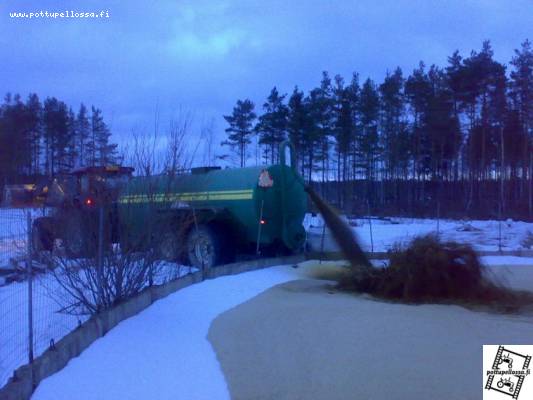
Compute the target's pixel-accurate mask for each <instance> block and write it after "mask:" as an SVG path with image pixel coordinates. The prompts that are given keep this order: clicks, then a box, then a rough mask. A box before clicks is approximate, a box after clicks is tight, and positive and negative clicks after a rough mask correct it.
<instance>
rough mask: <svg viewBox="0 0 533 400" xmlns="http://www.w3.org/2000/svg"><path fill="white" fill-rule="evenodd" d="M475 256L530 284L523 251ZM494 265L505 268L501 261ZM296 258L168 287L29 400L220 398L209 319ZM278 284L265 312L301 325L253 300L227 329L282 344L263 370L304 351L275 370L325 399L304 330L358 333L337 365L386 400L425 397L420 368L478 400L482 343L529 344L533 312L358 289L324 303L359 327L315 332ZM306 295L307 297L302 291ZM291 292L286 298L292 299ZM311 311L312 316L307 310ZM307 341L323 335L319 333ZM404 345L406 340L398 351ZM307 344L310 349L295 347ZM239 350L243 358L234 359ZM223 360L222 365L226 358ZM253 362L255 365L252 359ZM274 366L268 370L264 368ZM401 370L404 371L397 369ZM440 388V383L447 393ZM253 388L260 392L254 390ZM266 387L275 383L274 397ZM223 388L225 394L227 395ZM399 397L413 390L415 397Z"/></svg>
mask: <svg viewBox="0 0 533 400" xmlns="http://www.w3.org/2000/svg"><path fill="white" fill-rule="evenodd" d="M485 261H487V262H490V263H491V264H492V265H493V266H491V267H490V270H492V271H493V272H494V273H495V274H496V275H498V276H502V277H505V279H506V280H507V281H508V283H509V284H510V285H512V286H514V287H519V288H530V289H531V288H533V259H532V258H520V259H517V258H515V257H512V258H509V257H505V258H501V259H500V258H499V257H493V258H490V259H486V260H485ZM502 263H504V264H514V265H511V266H509V267H505V266H503V265H502ZM305 265H309V263H307V264H303V265H301V268H298V269H293V268H290V267H289V266H279V267H273V268H268V269H264V270H259V271H254V272H249V273H244V274H240V275H235V276H226V277H221V278H218V279H215V280H210V281H205V282H203V283H200V284H197V285H193V286H191V287H188V288H186V289H184V290H181V291H179V292H177V293H174V294H172V295H170V296H169V297H167V298H165V299H162V300H160V301H158V302H157V303H155V304H153V305H152V306H151V307H149V308H148V309H146V310H145V311H143V312H141V313H140V314H138V315H137V316H135V317H132V318H130V319H128V320H126V321H123V322H122V323H120V324H119V325H118V326H117V327H116V328H115V329H113V330H112V331H110V332H109V333H108V334H107V335H106V336H105V337H103V338H101V339H99V340H97V341H96V342H95V343H94V344H93V345H92V346H90V347H89V348H88V349H87V350H86V351H84V352H83V353H82V354H81V355H80V357H78V358H76V359H73V360H71V361H70V363H69V364H68V365H67V367H66V368H64V369H63V370H62V371H60V372H59V373H57V374H55V375H53V376H51V377H49V378H48V379H46V380H45V381H43V382H42V383H41V384H40V385H39V387H38V388H37V390H36V392H35V394H34V396H33V399H34V400H61V399H69V400H70V399H72V398H76V399H79V400H84V399H115V398H127V399H146V398H151V399H176V398H184V399H229V398H230V390H229V388H228V384H227V377H225V375H224V373H223V370H224V371H226V372H227V371H228V368H229V367H228V365H227V364H225V365H223V366H221V364H220V363H219V362H220V359H217V356H216V354H215V351H214V350H213V347H212V345H211V343H210V341H209V340H208V339H207V335H208V332H209V330H210V328H211V327H212V322H213V321H214V320H215V319H217V317H218V316H221V317H223V316H224V315H225V314H224V313H225V312H227V311H229V310H233V311H235V312H239V310H240V308H241V306H239V305H241V304H242V305H243V307H245V308H246V307H248V304H249V303H246V302H247V301H249V300H250V301H251V302H255V297H256V296H257V295H259V294H261V293H263V292H265V291H266V290H268V289H270V288H272V287H273V286H276V285H279V284H283V283H286V282H290V281H296V280H302V279H304V280H306V279H309V275H308V274H307V273H306V266H305ZM273 290H274V289H273ZM276 290H278V289H276ZM280 290H281V292H280ZM280 290H278V292H280V293H282V294H283V296H285V297H284V298H283V299H282V301H281V300H280V301H278V303H277V304H278V305H279V306H280V307H281V308H279V309H278V310H277V311H275V313H276V312H281V311H282V310H283V309H287V310H293V309H294V308H295V307H296V308H298V309H299V310H300V311H302V310H303V311H304V312H305V313H307V315H308V316H309V318H307V319H306V320H305V321H302V319H301V318H299V317H297V315H299V314H294V318H284V319H279V320H278V319H276V320H275V321H272V318H271V316H272V315H277V314H275V313H274V314H271V311H272V310H270V311H269V310H266V309H261V308H259V309H253V307H255V306H254V305H252V306H251V307H252V309H253V310H255V311H254V312H252V314H253V316H254V318H253V319H252V320H250V319H243V320H242V328H243V329H240V328H239V326H241V325H239V324H238V325H237V326H235V325H233V327H234V328H233V330H234V331H233V334H234V335H237V342H238V337H240V336H241V335H242V338H243V347H242V348H243V349H244V350H246V349H248V350H250V348H249V346H250V340H252V342H253V340H254V337H255V338H257V337H256V336H255V333H256V330H254V329H250V330H247V328H246V327H247V326H250V327H253V326H254V320H255V318H257V321H256V322H257V323H258V324H259V325H257V326H263V327H264V325H262V324H264V323H265V321H270V325H268V329H270V332H272V335H273V337H275V338H276V340H281V341H282V342H280V347H276V346H275V347H274V348H272V346H271V343H269V344H266V343H265V345H264V346H265V347H264V348H263V349H262V350H261V351H260V352H258V354H260V355H261V358H259V359H257V360H258V361H257V363H258V364H261V365H263V366H264V365H267V366H271V367H273V368H274V364H272V362H273V360H274V361H276V360H277V361H280V360H281V361H282V360H288V361H287V362H288V364H287V366H290V365H293V364H291V362H292V361H290V360H294V357H297V359H298V360H301V359H303V358H305V359H306V360H309V357H311V361H310V362H312V363H313V364H309V365H305V366H304V365H299V366H298V368H299V370H296V371H292V373H291V374H290V375H287V376H286V377H288V378H290V377H292V376H293V375H294V374H297V375H300V377H301V378H302V377H304V376H302V373H303V372H305V371H309V372H310V373H312V374H313V375H312V377H313V379H317V381H315V383H316V384H317V385H329V388H330V389H331V390H330V393H332V394H333V395H332V396H331V397H328V398H339V397H338V395H335V384H336V383H335V381H333V382H332V381H328V382H325V381H324V380H323V378H321V376H320V374H318V375H317V371H320V365H317V363H316V362H317V361H316V360H317V358H316V357H314V356H312V355H313V354H315V355H316V353H314V351H315V350H313V349H314V347H313V346H311V347H306V346H305V343H308V344H309V340H310V338H313V337H315V338H316V333H317V332H318V333H320V332H321V333H322V334H327V335H329V336H327V337H328V338H329V339H328V340H329V341H330V342H329V343H330V344H331V345H332V346H334V347H335V346H338V345H339V343H336V342H335V341H336V340H337V341H338V340H348V338H354V337H355V338H357V343H358V346H357V349H358V350H357V354H359V356H357V355H354V356H353V357H354V358H353V359H351V358H350V360H351V361H350V362H351V364H342V363H341V364H340V367H344V368H355V370H354V373H353V374H352V377H353V379H361V382H366V383H365V384H362V385H361V387H360V389H361V391H360V394H361V396H362V397H361V398H370V397H368V396H366V395H368V394H369V393H370V394H371V393H372V391H371V388H372V385H381V386H375V387H376V388H377V391H376V392H375V393H374V394H383V396H381V395H379V396H374V397H372V398H376V399H381V398H383V399H385V398H393V397H390V396H389V397H387V393H388V394H391V393H394V392H391V390H393V389H394V388H395V387H400V388H401V387H403V389H402V390H403V392H402V393H404V392H405V393H411V394H412V393H415V394H416V393H429V392H427V391H428V390H429V391H431V389H432V387H431V385H429V386H428V384H427V383H425V384H423V387H421V388H420V390H419V391H417V390H416V389H417V386H416V383H417V380H418V379H420V375H419V373H420V372H421V371H424V370H426V372H423V373H422V374H428V376H430V377H432V378H431V379H432V381H431V382H433V383H436V384H437V387H436V389H438V390H439V391H440V392H438V393H437V392H435V391H433V392H432V393H433V397H434V398H450V399H452V398H456V399H474V398H479V397H480V390H481V383H480V382H481V379H480V377H481V362H482V358H481V345H482V344H487V343H500V342H501V343H524V344H527V343H529V344H533V339H532V336H531V331H532V329H533V317H532V316H531V315H499V314H488V313H482V312H473V311H469V310H466V309H464V308H461V307H458V306H446V305H422V306H409V305H402V304H397V305H396V304H390V303H384V302H380V301H375V300H372V299H370V298H368V297H366V296H351V295H341V294H339V296H341V297H342V296H343V298H340V297H337V296H335V298H336V300H335V301H339V302H340V303H339V304H336V305H335V307H336V308H338V307H340V308H341V309H343V310H344V311H343V313H341V314H344V315H346V312H347V310H350V309H352V308H353V309H354V310H357V313H358V314H357V316H356V318H357V320H355V322H357V321H359V323H355V327H354V324H352V325H350V329H353V331H350V332H351V334H350V332H348V334H343V335H334V331H335V329H334V328H332V329H333V330H327V329H326V330H324V326H326V327H327V326H329V325H328V324H330V323H332V321H331V320H330V319H328V318H327V313H326V314H324V313H323V312H322V311H317V310H314V309H313V308H309V307H314V306H317V307H318V305H317V304H318V303H316V302H315V300H313V299H311V298H308V297H306V296H312V295H313V290H307V289H304V290H303V291H302V290H295V289H294V288H287V289H280ZM306 291H308V292H309V293H307V294H306V293H305V292H306ZM293 292H297V293H293ZM291 293H293V294H294V295H295V296H294V297H293V296H292V294H291ZM324 296H325V297H327V296H328V294H327V293H324ZM296 297H298V299H296ZM278 300H279V298H278ZM293 300H294V301H295V303H293ZM346 301H349V302H350V303H349V304H350V305H348V303H346V304H345V305H346V308H344V306H343V305H342V304H341V303H342V302H346ZM243 303H244V304H243ZM312 304H313V306H311V305H312ZM263 305H264V303H263ZM354 307H355V308H354ZM233 311H232V312H233ZM291 312H292V311H291ZM242 315H246V314H242ZM311 316H314V317H313V318H311ZM239 318H240V317H239ZM324 318H325V319H324ZM291 321H292V322H291ZM294 321H296V322H299V321H301V322H302V325H301V326H300V327H299V328H298V327H295V325H294ZM313 321H314V323H316V324H318V325H320V326H318V325H317V332H315V333H311V334H310V336H309V337H307V336H305V332H307V331H309V330H312V329H313V326H312V324H313ZM352 322H354V321H352ZM302 327H305V329H306V330H305V332H303V331H302ZM318 328H320V329H318ZM396 331H397V332H398V335H396ZM345 333H346V332H345ZM291 335H296V339H297V338H300V339H301V340H298V343H300V347H298V348H297V349H296V350H293V351H296V353H293V354H285V355H284V354H280V352H283V351H285V350H286V349H287V346H286V343H285V342H283V340H284V338H285V339H287V340H289V338H288V336H291ZM313 335H314V336H313ZM331 335H333V336H331ZM210 336H211V334H210ZM330 336H331V337H330ZM219 338H220V337H219ZM263 339H264V340H269V339H268V337H267V338H265V337H263ZM293 339H295V338H294V337H292V338H291V339H290V340H293ZM316 340H323V338H322V339H320V338H317V339H316ZM222 341H223V339H222ZM253 343H256V344H257V343H261V342H260V341H259V342H257V341H255V342H253ZM319 343H320V346H316V348H320V349H322V350H324V352H323V353H321V356H319V357H318V360H321V361H320V362H323V363H325V365H335V363H336V361H335V360H331V359H328V356H330V355H332V354H338V348H337V350H335V349H333V348H332V349H331V351H327V350H325V348H324V346H323V345H324V343H323V342H319ZM310 344H311V345H312V344H313V343H310ZM404 344H407V347H406V346H404ZM327 347H328V345H327V343H326V348H327ZM252 348H253V347H252ZM265 348H267V349H270V350H269V351H267V352H265V351H263V350H265ZM284 349H285V350H284ZM248 350H246V354H244V353H243V354H242V355H239V352H237V353H235V352H233V353H231V354H229V356H235V357H237V359H236V360H233V362H234V363H235V362H236V363H237V365H240V366H241V367H242V368H247V367H248V366H250V365H249V364H247V363H246V362H249V361H250V358H252V359H253V357H250V354H249V353H250V352H249V351H248ZM322 350H321V351H322ZM363 350H364V351H363ZM217 351H224V348H223V347H222V348H221V349H220V348H219V349H218V350H217ZM306 352H309V353H310V354H309V355H306V354H304V353H306ZM349 354H352V353H349ZM241 356H242V359H241V358H239V357H241ZM313 357H314V358H313ZM350 357H352V356H350ZM376 357H378V359H379V360H380V362H379V365H378V367H379V368H378V369H377V370H375V369H373V365H374V364H373V362H374V361H373V360H376ZM312 360H314V361H312ZM421 360H425V361H426V363H425V364H424V365H425V366H427V369H426V368H422V370H421V369H420V368H421V367H420V361H421ZM435 360H442V363H441V364H439V363H438V362H436V361H435ZM222 362H227V360H223V361H222ZM239 363H242V364H239ZM292 363H293V362H292ZM337 364H338V363H337ZM448 364H449V365H448ZM287 366H283V365H278V366H275V368H274V369H271V370H270V372H268V374H269V375H268V376H265V380H266V382H271V383H272V380H271V377H272V376H273V375H276V374H277V375H279V372H280V371H286V372H290V371H289V370H288V369H287V368H286V367H287ZM293 366H294V365H293ZM443 366H444V368H443ZM254 367H257V368H260V366H254ZM278 367H279V371H277V370H275V369H277V368H278ZM452 367H453V368H452ZM295 368H296V367H295ZM293 369H294V368H293ZM437 370H438V371H440V373H439V374H437V375H431V374H432V373H433V372H436V371H437ZM262 371H264V370H262ZM302 371H303V372H302ZM401 371H404V372H403V373H399V372H401ZM417 371H418V372H417ZM243 373H244V372H243ZM246 373H248V371H247V372H246ZM265 373H266V372H265ZM304 375H305V374H304ZM331 376H332V374H331V373H324V374H323V377H324V378H326V377H331ZM343 376H344V375H343ZM377 376H387V377H388V379H387V380H382V381H380V382H381V383H380V382H378V381H376V380H375V377H377ZM358 377H359V378H358ZM458 377H461V379H462V381H461V382H462V383H461V384H460V385H459V384H458V383H459V382H456V383H457V385H452V384H449V385H448V383H451V382H454V380H455V379H458ZM269 379H270V380H269ZM405 379H408V380H409V382H410V385H404V384H403V383H405ZM250 382H251V381H250ZM302 382H303V383H302ZM439 382H441V383H439ZM442 382H445V383H446V385H443V384H442ZM307 383H308V382H307ZM307 383H305V380H304V381H301V380H295V381H294V385H300V384H304V385H307ZM470 383H471V384H470ZM280 384H282V385H281V386H270V390H271V392H269V393H260V392H256V393H257V394H258V397H257V398H260V399H263V398H264V399H274V398H276V399H283V398H287V397H284V394H283V392H282V391H281V390H282V389H280V388H283V385H286V384H287V379H285V380H284V382H281V383H280ZM262 387H264V385H263V386H262ZM443 388H444V389H443ZM446 388H449V391H448V392H446V390H448V389H446ZM253 389H254V388H253V387H252V390H253ZM257 389H258V390H259V387H258V388H257ZM277 389H279V391H278V392H277V393H276V390H277ZM301 389H302V392H305V390H307V389H306V388H305V387H302V388H301ZM291 390H292V392H291V393H294V392H298V387H297V386H296V387H293V388H292V389H291ZM442 390H444V392H442ZM231 393H232V395H233V394H234V392H233V391H232V392H231ZM272 393H274V394H273V395H272V396H270V397H269V396H268V395H269V394H272ZM339 393H340V392H339ZM473 393H474V395H473ZM236 398H246V397H236ZM254 398H255V397H254ZM399 398H406V399H408V398H420V397H417V396H416V395H415V396H412V397H399Z"/></svg>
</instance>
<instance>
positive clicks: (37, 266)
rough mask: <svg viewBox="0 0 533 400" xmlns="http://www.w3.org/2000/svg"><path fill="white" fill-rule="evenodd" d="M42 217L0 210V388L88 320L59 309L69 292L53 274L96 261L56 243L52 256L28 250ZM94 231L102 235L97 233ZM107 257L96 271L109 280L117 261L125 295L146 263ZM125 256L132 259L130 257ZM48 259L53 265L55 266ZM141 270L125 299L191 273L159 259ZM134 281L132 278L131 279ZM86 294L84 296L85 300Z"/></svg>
mask: <svg viewBox="0 0 533 400" xmlns="http://www.w3.org/2000/svg"><path fill="white" fill-rule="evenodd" d="M47 214H48V212H47V210H45V209H30V208H0V387H2V386H4V385H5V384H6V383H7V382H8V380H9V378H10V377H11V376H12V375H13V372H14V371H15V370H16V369H17V368H18V367H20V366H22V365H24V364H28V363H31V362H32V360H33V358H34V357H38V356H39V355H41V354H42V353H43V352H45V351H46V350H47V349H49V348H53V347H54V345H55V343H56V342H58V341H59V340H60V339H61V338H63V337H64V336H65V335H67V334H68V333H69V332H71V331H72V330H74V329H75V328H76V327H78V326H79V325H80V324H82V323H83V322H85V321H86V320H87V319H88V318H89V317H90V312H75V313H74V312H72V310H67V309H66V308H65V304H72V300H69V299H67V298H66V297H68V294H69V293H68V289H73V288H72V287H71V288H65V287H64V286H62V285H64V284H65V279H62V278H60V276H59V275H60V274H63V273H65V272H66V271H67V270H66V269H62V267H66V268H67V269H68V268H70V267H73V268H72V270H74V271H76V270H78V269H82V268H97V262H96V261H94V262H91V261H90V260H86V261H84V260H75V259H71V258H70V257H67V256H66V255H65V254H64V248H63V249H62V244H61V240H59V243H55V244H54V250H53V251H51V252H44V253H46V254H43V252H37V251H36V250H35V249H34V248H33V247H34V246H33V245H32V244H33V242H34V240H32V224H33V222H34V221H35V219H36V218H39V217H42V216H46V215H47ZM102 223H103V221H101V222H100V224H102ZM100 231H101V232H103V229H101V230H100ZM56 247H57V249H56ZM108 252H109V253H111V254H114V257H115V258H113V257H111V255H109V254H108V255H106V256H105V262H103V264H104V265H103V266H102V267H103V268H110V269H109V270H108V271H110V272H111V274H107V275H105V274H104V275H105V276H107V277H108V278H109V279H110V280H112V279H114V278H115V274H116V271H115V266H113V265H112V264H113V263H115V262H117V263H120V262H122V265H121V266H122V267H123V269H122V272H121V273H122V274H123V277H122V278H121V279H122V282H123V283H124V284H123V286H122V287H121V288H122V290H125V289H127V288H128V286H127V285H128V284H131V281H130V282H127V277H128V276H130V275H131V271H132V270H134V269H135V268H137V269H140V268H142V267H143V266H144V264H143V265H141V266H139V263H140V261H139V260H144V261H143V262H146V261H145V258H143V257H145V256H144V255H142V254H141V256H140V258H139V257H133V258H131V259H130V258H125V257H126V256H124V255H123V254H122V253H120V255H117V254H116V253H115V252H114V251H113V250H112V248H109V249H108ZM129 256H130V257H132V255H131V254H130V255H129ZM95 259H96V257H95ZM51 260H56V262H55V264H54V263H51V262H50V261H51ZM57 260H61V261H57ZM121 260H122V261H121ZM124 260H127V261H128V262H129V263H125V262H124ZM132 260H133V261H132ZM100 262H102V261H100ZM110 264H111V265H110ZM29 266H31V268H30V267H29ZM147 268H149V270H148V272H146V271H145V272H146V273H145V274H144V275H141V278H144V280H143V281H141V282H139V283H138V285H137V287H136V291H135V290H134V291H130V292H131V293H130V295H134V294H135V293H136V292H138V291H140V290H143V289H144V288H145V287H146V286H148V285H160V284H163V283H165V282H168V281H170V280H175V279H179V278H180V277H182V276H184V275H186V274H188V273H191V272H193V271H194V269H192V268H191V267H185V266H183V265H180V264H178V263H174V262H165V261H162V260H155V261H154V262H153V263H151V264H150V265H149V267H147ZM128 274H130V275H128ZM87 276H89V275H88V274H85V273H80V274H79V275H78V277H81V278H82V279H85V278H84V277H87ZM139 276H140V275H136V276H135V279H139ZM79 283H80V284H81V285H82V286H80V287H78V288H75V289H80V288H83V287H84V286H83V282H79ZM114 283H116V282H115V281H113V282H107V284H109V286H107V288H108V289H109V290H113V289H114V288H115V287H116V286H113V284H114ZM65 289H67V290H65ZM92 295H93V294H92V293H89V294H88V297H91V296H92ZM113 299H114V300H117V299H118V301H120V298H117V297H114V298H112V299H111V301H110V304H112V303H113Z"/></svg>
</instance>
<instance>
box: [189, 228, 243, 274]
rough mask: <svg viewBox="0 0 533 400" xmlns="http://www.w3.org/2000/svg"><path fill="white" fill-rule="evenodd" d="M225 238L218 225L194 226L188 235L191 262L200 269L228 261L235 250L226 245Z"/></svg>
mask: <svg viewBox="0 0 533 400" xmlns="http://www.w3.org/2000/svg"><path fill="white" fill-rule="evenodd" d="M223 238H224V235H223V234H222V232H221V230H220V229H218V228H217V227H216V226H212V225H200V226H199V227H198V229H196V228H195V227H193V228H192V229H191V230H190V231H189V234H188V235H187V256H188V258H189V263H190V264H191V265H192V266H193V267H196V268H198V269H208V268H212V267H214V266H216V265H220V264H223V263H225V262H227V261H228V259H229V258H231V254H233V251H234V250H233V248H232V247H227V246H226V241H225V240H224V239H223Z"/></svg>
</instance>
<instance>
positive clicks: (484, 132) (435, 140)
mask: <svg viewBox="0 0 533 400" xmlns="http://www.w3.org/2000/svg"><path fill="white" fill-rule="evenodd" d="M532 93H533V50H532V48H531V42H530V41H529V40H526V41H524V42H523V43H522V44H521V46H520V47H519V48H518V49H516V50H515V52H514V57H513V58H512V60H511V61H510V65H509V66H507V65H504V64H502V63H500V62H498V61H496V60H495V59H494V54H493V50H492V47H491V44H490V42H489V41H486V42H484V43H483V45H482V47H481V49H480V50H479V51H472V52H471V53H470V55H468V56H467V57H464V56H462V55H461V54H460V53H459V52H458V51H456V52H454V53H453V54H452V55H451V56H450V57H448V63H447V65H446V66H444V67H439V66H436V65H431V66H429V67H428V66H426V65H425V64H424V63H423V62H420V64H419V65H418V67H417V68H415V69H414V70H413V71H412V72H411V74H409V75H408V76H405V75H404V73H403V71H402V70H401V69H400V68H396V69H395V70H394V71H393V72H387V74H386V76H385V78H384V79H383V81H382V82H379V83H378V82H375V81H374V80H372V79H370V78H368V79H366V80H364V81H362V82H361V81H360V78H359V75H358V74H357V73H353V75H352V76H351V77H350V79H349V80H345V79H344V78H343V77H342V76H340V75H336V76H334V77H333V78H332V77H331V76H330V74H329V73H328V72H323V74H322V80H321V82H320V85H319V86H318V87H316V88H313V89H311V90H310V91H309V92H307V93H304V92H303V91H302V90H300V89H299V88H298V87H295V88H294V90H293V91H292V93H291V94H290V95H287V94H281V93H280V92H279V91H278V90H277V88H276V87H274V88H273V89H272V91H271V92H270V94H269V96H268V97H267V99H266V101H265V102H264V104H263V105H262V109H261V111H256V109H255V105H254V103H253V102H252V101H251V100H249V99H245V100H239V101H237V103H236V105H235V107H234V108H233V111H232V113H231V114H230V115H226V116H224V118H225V120H226V121H227V123H228V127H227V129H226V132H227V134H228V136H227V140H225V141H224V142H223V144H224V145H228V146H230V148H231V149H232V150H233V151H234V152H235V154H236V155H237V157H238V159H239V163H240V165H241V166H245V165H246V162H247V159H248V158H249V150H250V148H251V144H252V139H254V138H255V139H256V140H257V141H258V144H259V147H260V149H261V156H262V158H263V161H264V163H275V162H277V161H278V159H279V154H278V150H277V149H278V144H279V143H280V142H281V141H283V140H285V139H290V141H291V142H292V143H293V145H294V147H295V148H296V150H297V154H298V169H299V171H300V173H301V175H302V176H303V177H304V178H305V179H306V180H307V181H308V182H311V181H313V182H315V184H317V185H318V186H320V188H321V190H322V192H323V194H324V195H325V196H326V197H327V198H328V199H329V200H330V201H333V202H335V203H336V205H337V206H339V207H341V208H343V209H344V210H345V211H347V212H355V211H356V210H357V209H361V207H365V208H371V209H372V211H373V212H379V211H382V212H391V213H408V214H412V215H422V214H424V215H425V214H431V213H435V212H437V210H438V211H442V212H443V214H450V215H451V214H454V215H459V214H462V215H463V216H466V215H469V216H472V217H494V216H495V215H496V214H500V215H501V213H505V215H512V216H516V217H521V218H531V217H532V216H533V203H532V192H533V185H532V171H533V168H532V167H533V98H532Z"/></svg>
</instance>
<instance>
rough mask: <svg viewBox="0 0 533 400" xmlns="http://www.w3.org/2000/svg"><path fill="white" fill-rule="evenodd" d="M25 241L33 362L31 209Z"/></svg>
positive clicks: (31, 361)
mask: <svg viewBox="0 0 533 400" xmlns="http://www.w3.org/2000/svg"><path fill="white" fill-rule="evenodd" d="M26 219H27V221H26V223H27V227H26V229H27V234H28V236H27V243H26V270H27V272H28V362H29V363H30V364H31V363H33V277H32V265H31V264H32V259H31V252H32V242H31V240H32V234H31V211H30V210H28V212H27V216H26Z"/></svg>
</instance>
